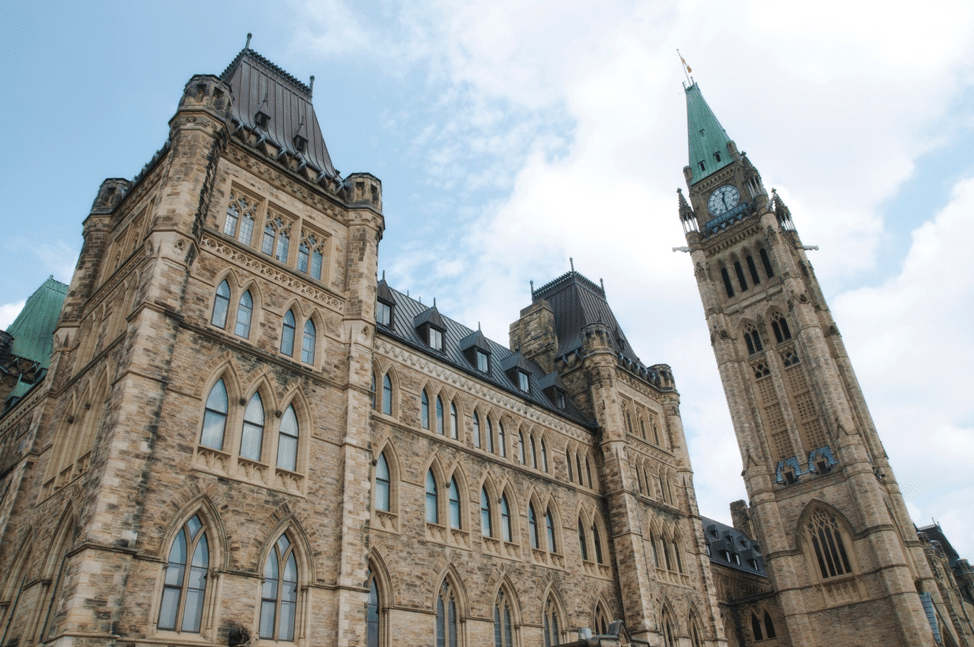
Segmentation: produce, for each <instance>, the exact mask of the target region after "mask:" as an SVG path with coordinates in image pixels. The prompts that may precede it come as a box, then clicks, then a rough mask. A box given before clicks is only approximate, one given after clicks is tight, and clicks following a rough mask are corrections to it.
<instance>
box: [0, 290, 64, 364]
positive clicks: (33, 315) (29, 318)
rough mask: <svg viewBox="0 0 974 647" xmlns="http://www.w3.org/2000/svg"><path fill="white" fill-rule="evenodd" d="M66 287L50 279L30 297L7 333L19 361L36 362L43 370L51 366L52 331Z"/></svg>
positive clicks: (59, 313)
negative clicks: (12, 341) (10, 336)
mask: <svg viewBox="0 0 974 647" xmlns="http://www.w3.org/2000/svg"><path fill="white" fill-rule="evenodd" d="M67 293H68V286H66V285H65V284H64V283H60V282H58V281H55V280H54V277H53V276H52V277H51V278H49V279H48V280H46V281H44V284H43V285H42V286H41V287H39V288H37V291H36V292H34V294H32V295H30V297H29V298H28V299H27V303H26V304H24V309H23V310H21V311H20V314H19V315H17V318H16V319H15V320H14V322H13V323H12V324H10V327H9V328H7V332H8V333H10V335H12V336H13V338H14V343H13V348H12V349H11V351H12V352H13V354H14V355H17V356H18V357H23V358H24V359H29V360H32V361H34V362H37V363H38V364H40V365H41V366H42V367H44V368H49V367H50V365H51V351H53V350H54V328H55V327H56V326H57V320H58V317H60V316H61V305H62V304H64V297H65V296H66V295H67Z"/></svg>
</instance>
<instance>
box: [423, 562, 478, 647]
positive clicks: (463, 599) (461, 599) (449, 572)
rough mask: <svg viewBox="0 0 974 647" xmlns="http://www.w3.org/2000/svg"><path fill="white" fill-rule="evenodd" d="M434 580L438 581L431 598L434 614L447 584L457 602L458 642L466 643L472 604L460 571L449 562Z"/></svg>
mask: <svg viewBox="0 0 974 647" xmlns="http://www.w3.org/2000/svg"><path fill="white" fill-rule="evenodd" d="M433 581H434V582H436V585H435V586H434V587H433V591H432V593H433V595H432V599H431V609H432V611H433V615H434V616H436V613H437V602H438V600H439V596H440V591H441V590H442V589H443V585H444V584H447V585H448V586H449V589H450V592H451V593H452V595H453V599H454V601H455V603H456V620H457V637H458V642H459V644H460V645H466V644H467V641H466V633H467V631H466V627H467V618H468V617H469V616H470V604H469V600H468V599H467V592H466V589H465V588H464V586H463V580H462V579H461V578H460V573H459V572H458V571H457V569H456V567H455V566H454V565H453V564H452V563H451V564H447V565H446V566H445V567H444V568H443V569H441V570H440V572H439V573H438V574H437V576H436V578H435V579H434V580H433ZM434 627H435V624H434ZM434 635H435V633H434Z"/></svg>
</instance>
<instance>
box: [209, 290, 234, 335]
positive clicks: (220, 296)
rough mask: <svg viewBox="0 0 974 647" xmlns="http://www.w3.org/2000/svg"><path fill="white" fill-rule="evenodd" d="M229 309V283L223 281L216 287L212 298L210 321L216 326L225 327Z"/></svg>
mask: <svg viewBox="0 0 974 647" xmlns="http://www.w3.org/2000/svg"><path fill="white" fill-rule="evenodd" d="M229 309H230V285H229V284H228V283H227V282H226V281H223V282H222V283H220V286H219V287H218V288H217V289H216V298H215V299H214V300H213V317H212V318H211V319H210V322H211V323H212V324H213V325H214V326H216V327H218V328H226V325H227V310H229Z"/></svg>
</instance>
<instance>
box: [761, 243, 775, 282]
mask: <svg viewBox="0 0 974 647" xmlns="http://www.w3.org/2000/svg"><path fill="white" fill-rule="evenodd" d="M761 264H762V265H764V273H765V274H767V275H768V278H769V279H770V278H772V277H774V270H773V269H771V259H770V258H768V252H767V251H766V250H764V249H763V248H762V249H761Z"/></svg>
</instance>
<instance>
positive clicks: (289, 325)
mask: <svg viewBox="0 0 974 647" xmlns="http://www.w3.org/2000/svg"><path fill="white" fill-rule="evenodd" d="M297 330H298V328H297V319H296V318H295V316H294V309H293V308H289V309H288V311H287V312H285V313H284V320H283V322H282V323H281V348H280V350H281V354H282V355H286V356H287V357H291V356H293V355H294V338H295V337H296V336H297Z"/></svg>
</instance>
